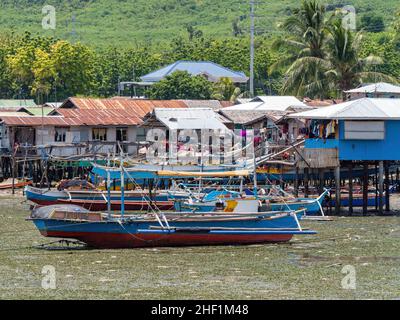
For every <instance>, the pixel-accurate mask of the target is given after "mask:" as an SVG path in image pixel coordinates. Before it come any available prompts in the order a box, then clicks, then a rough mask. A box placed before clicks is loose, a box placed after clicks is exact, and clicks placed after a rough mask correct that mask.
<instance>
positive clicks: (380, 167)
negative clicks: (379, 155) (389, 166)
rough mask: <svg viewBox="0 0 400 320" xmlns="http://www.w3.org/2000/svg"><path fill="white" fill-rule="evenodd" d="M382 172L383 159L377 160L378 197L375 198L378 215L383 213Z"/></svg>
mask: <svg viewBox="0 0 400 320" xmlns="http://www.w3.org/2000/svg"><path fill="white" fill-rule="evenodd" d="M383 173H384V168H383V161H379V177H378V179H379V183H378V185H379V190H378V195H379V198H378V199H377V200H378V201H379V211H378V214H379V215H383V192H384V189H383Z"/></svg>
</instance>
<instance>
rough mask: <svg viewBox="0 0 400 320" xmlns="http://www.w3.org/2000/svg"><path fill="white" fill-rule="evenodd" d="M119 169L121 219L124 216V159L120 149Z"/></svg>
mask: <svg viewBox="0 0 400 320" xmlns="http://www.w3.org/2000/svg"><path fill="white" fill-rule="evenodd" d="M120 169H121V217H122V218H123V217H124V214H125V173H124V158H123V153H122V148H121V161H120Z"/></svg>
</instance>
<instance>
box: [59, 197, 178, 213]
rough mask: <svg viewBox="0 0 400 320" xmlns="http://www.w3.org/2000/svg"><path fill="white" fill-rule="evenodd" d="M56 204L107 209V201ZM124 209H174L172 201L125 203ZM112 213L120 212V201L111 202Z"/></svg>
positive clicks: (71, 201) (60, 202)
mask: <svg viewBox="0 0 400 320" xmlns="http://www.w3.org/2000/svg"><path fill="white" fill-rule="evenodd" d="M57 204H71V205H77V206H81V207H83V208H85V209H87V210H90V211H106V210H107V209H108V203H107V201H104V200H103V201H101V200H67V199H65V200H61V199H60V200H58V201H57ZM124 208H125V210H127V211H140V210H150V209H152V208H153V209H154V208H158V209H159V210H163V211H166V210H172V209H173V208H174V203H173V202H172V201H155V202H152V203H150V202H146V201H125V202H124ZM111 210H112V211H121V201H115V200H114V201H111Z"/></svg>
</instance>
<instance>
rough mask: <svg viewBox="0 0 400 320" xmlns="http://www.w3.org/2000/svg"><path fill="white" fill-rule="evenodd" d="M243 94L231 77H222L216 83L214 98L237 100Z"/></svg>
mask: <svg viewBox="0 0 400 320" xmlns="http://www.w3.org/2000/svg"><path fill="white" fill-rule="evenodd" d="M240 95H241V90H240V88H239V87H236V86H235V84H234V83H233V81H232V80H231V79H230V78H221V79H220V80H219V81H218V82H217V83H215V85H214V92H213V94H212V96H211V97H212V98H213V99H217V100H220V101H231V102H235V101H236V99H237V98H239V97H240Z"/></svg>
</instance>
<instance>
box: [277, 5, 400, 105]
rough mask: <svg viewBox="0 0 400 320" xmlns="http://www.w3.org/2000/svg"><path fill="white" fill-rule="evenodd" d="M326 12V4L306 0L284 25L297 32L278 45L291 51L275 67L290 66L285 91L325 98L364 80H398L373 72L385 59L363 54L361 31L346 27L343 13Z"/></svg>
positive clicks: (288, 29)
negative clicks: (326, 13)
mask: <svg viewBox="0 0 400 320" xmlns="http://www.w3.org/2000/svg"><path fill="white" fill-rule="evenodd" d="M324 15H325V8H324V6H321V5H319V4H318V2H316V1H315V0H311V1H303V3H302V5H301V8H300V9H299V10H296V11H295V12H294V16H292V17H289V18H288V19H287V20H286V21H285V23H284V24H283V26H284V28H285V30H286V31H290V32H291V33H292V34H293V35H294V38H292V39H288V40H281V41H280V42H279V43H277V44H276V47H278V48H279V47H282V46H285V47H286V49H287V50H288V51H289V56H288V58H286V59H285V58H284V59H282V60H281V61H280V62H279V63H278V64H276V65H274V66H273V67H274V68H276V67H277V66H282V65H286V66H287V65H289V67H288V69H287V71H286V75H285V76H286V77H285V81H284V85H283V89H282V91H283V92H284V93H291V94H294V95H296V96H304V95H308V96H310V97H318V98H325V97H327V96H331V95H334V94H335V93H336V92H337V91H338V90H340V91H341V92H343V91H344V90H348V89H351V88H353V87H355V86H357V85H358V84H360V83H363V82H364V81H377V80H386V81H390V82H397V81H396V79H394V78H393V77H390V76H387V75H384V74H382V73H378V72H374V71H372V70H373V66H376V65H378V64H381V63H382V62H383V61H382V59H381V58H379V57H376V56H369V57H367V58H361V57H360V51H361V50H360V46H361V40H362V33H361V32H358V33H353V31H351V30H350V29H348V28H346V27H345V26H344V25H343V23H342V19H341V18H340V14H336V13H335V14H333V15H331V16H330V17H329V18H326V17H325V16H324ZM295 48H297V51H296V50H295Z"/></svg>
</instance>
